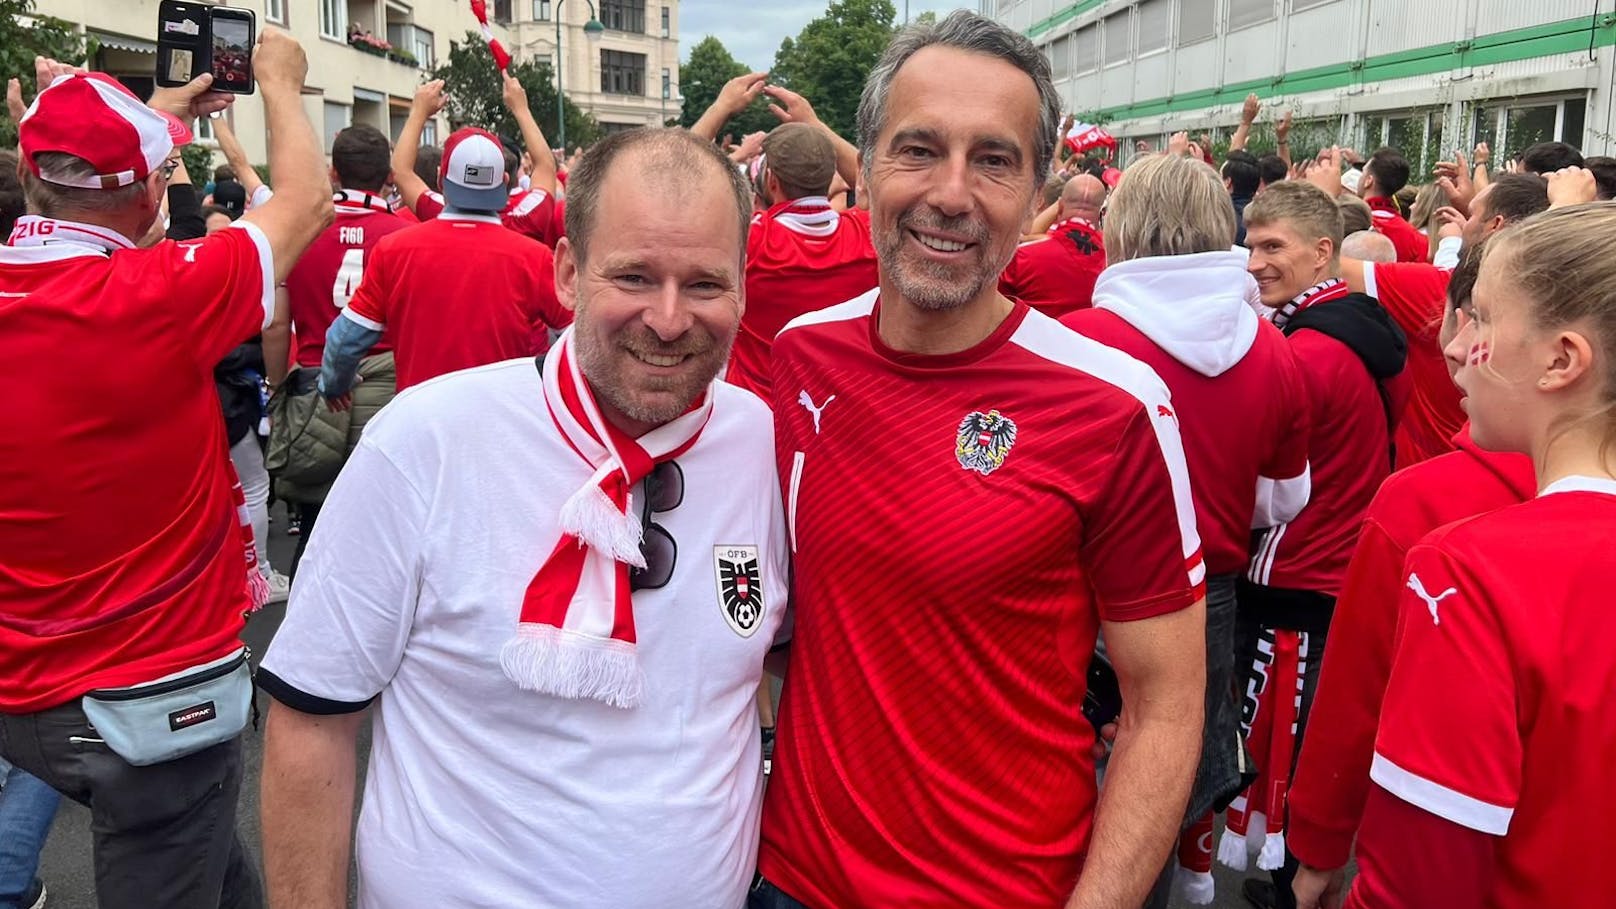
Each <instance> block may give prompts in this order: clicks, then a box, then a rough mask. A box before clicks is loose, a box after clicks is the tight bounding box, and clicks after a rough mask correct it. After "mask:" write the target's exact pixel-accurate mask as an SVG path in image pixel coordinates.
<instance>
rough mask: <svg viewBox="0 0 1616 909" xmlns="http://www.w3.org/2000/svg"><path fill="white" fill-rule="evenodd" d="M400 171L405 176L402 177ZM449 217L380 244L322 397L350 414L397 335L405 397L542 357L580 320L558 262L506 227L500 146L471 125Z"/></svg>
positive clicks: (449, 150)
mask: <svg viewBox="0 0 1616 909" xmlns="http://www.w3.org/2000/svg"><path fill="white" fill-rule="evenodd" d="M396 173H397V171H395V174H396ZM441 177H442V180H443V195H444V200H445V202H447V203H448V207H446V208H445V209H444V210H443V213H442V214H440V215H438V216H437V217H436V218H434V219H432V220H431V221H428V222H425V223H423V224H419V225H416V226H415V227H413V228H411V229H410V230H407V231H399V232H398V233H396V234H394V235H393V236H390V237H386V238H384V239H383V240H382V242H380V243H378V244H376V248H375V250H373V251H372V252H371V254H370V257H369V259H368V261H367V264H366V267H365V276H364V280H363V281H361V282H360V284H359V290H358V291H357V292H356V293H355V294H354V297H353V299H352V300H351V301H350V302H349V304H348V306H347V307H346V308H345V309H343V310H342V314H341V315H340V316H339V317H338V318H337V319H335V320H334V321H333V322H332V323H331V328H330V330H329V331H328V332H327V333H326V341H325V352H324V359H323V365H322V366H321V368H320V380H319V381H320V393H321V394H323V395H325V396H326V398H328V399H330V400H331V401H332V405H333V406H334V407H345V406H347V403H348V398H349V389H350V386H351V385H352V383H353V377H354V373H355V371H356V370H357V369H358V365H359V358H360V356H361V355H362V354H363V353H364V352H365V351H367V350H369V349H371V347H373V346H374V345H375V344H376V342H377V341H379V340H381V339H382V338H383V337H384V335H383V331H384V330H385V329H387V328H388V327H389V326H391V327H392V328H393V330H394V331H395V332H396V334H395V335H394V338H393V342H392V343H393V356H394V359H395V365H396V368H397V372H398V390H399V391H403V390H404V389H406V388H408V387H410V386H411V385H415V384H417V383H419V382H425V381H426V380H427V379H430V378H433V377H434V376H440V375H443V374H444V373H446V372H453V371H454V370H457V369H466V368H468V367H472V366H482V365H483V364H485V363H495V362H498V361H500V360H508V359H511V358H513V357H527V356H532V355H533V354H535V353H540V352H542V351H543V350H544V349H545V347H546V346H547V345H546V344H545V343H543V333H544V332H546V331H548V330H550V329H556V330H559V329H561V328H564V327H566V326H567V325H568V324H570V323H571V318H570V317H569V316H568V314H567V312H566V310H564V309H562V308H561V304H560V302H559V301H557V300H556V293H555V259H554V257H553V256H552V255H551V254H550V250H549V248H548V247H546V246H544V245H543V244H541V243H531V242H527V241H525V240H524V239H523V238H521V237H518V236H516V234H515V233H513V232H512V231H509V230H505V229H504V228H503V227H501V226H500V223H499V210H500V209H501V208H503V207H504V205H505V199H506V190H505V159H504V156H503V154H502V153H501V148H500V144H499V140H498V139H496V138H494V137H493V136H492V135H490V134H489V133H488V132H486V131H484V130H481V129H477V128H476V127H473V126H468V127H465V128H463V129H460V130H457V131H456V132H455V134H454V135H453V136H450V137H449V141H448V142H447V143H445V144H444V147H443V166H442V172H441Z"/></svg>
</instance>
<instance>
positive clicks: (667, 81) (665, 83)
mask: <svg viewBox="0 0 1616 909" xmlns="http://www.w3.org/2000/svg"><path fill="white" fill-rule="evenodd" d="M672 97H673V70H671V69H669V68H667V67H666V66H664V67H662V100H664V101H666V100H668V99H669V98H672Z"/></svg>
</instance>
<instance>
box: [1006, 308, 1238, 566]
mask: <svg viewBox="0 0 1616 909" xmlns="http://www.w3.org/2000/svg"><path fill="white" fill-rule="evenodd" d="M1010 343H1012V344H1015V345H1017V346H1018V347H1021V348H1022V349H1024V350H1026V351H1028V352H1029V353H1032V354H1035V355H1037V356H1040V357H1043V358H1044V359H1046V360H1049V361H1050V362H1052V363H1058V364H1060V365H1062V366H1066V367H1068V368H1070V369H1073V370H1076V371H1078V372H1082V373H1085V374H1087V375H1091V376H1093V377H1095V378H1096V379H1099V380H1100V381H1102V382H1105V383H1106V384H1108V385H1111V386H1114V387H1115V388H1118V389H1120V390H1122V391H1124V392H1127V393H1128V394H1129V395H1130V396H1131V397H1133V399H1134V400H1136V401H1138V402H1139V406H1140V407H1142V408H1144V410H1145V413H1146V415H1147V416H1148V417H1149V419H1150V425H1151V428H1152V429H1154V430H1155V432H1156V444H1157V446H1158V447H1159V448H1160V449H1161V454H1162V460H1163V461H1165V462H1166V464H1167V474H1168V476H1169V477H1170V478H1171V480H1172V484H1173V504H1174V507H1175V508H1176V510H1177V516H1178V530H1179V536H1180V539H1181V540H1182V542H1183V547H1184V561H1185V565H1186V567H1187V570H1188V572H1189V580H1190V584H1192V585H1196V586H1198V585H1200V584H1201V583H1202V582H1203V581H1205V580H1206V563H1205V562H1204V561H1202V560H1201V537H1200V534H1199V533H1197V531H1196V528H1195V500H1194V499H1193V498H1192V497H1191V492H1190V472H1189V467H1188V465H1187V464H1186V463H1185V461H1184V443H1183V440H1182V439H1181V438H1180V436H1179V434H1178V421H1177V418H1176V417H1173V416H1172V410H1171V404H1172V395H1171V393H1170V392H1169V391H1168V390H1167V384H1166V383H1165V382H1163V381H1162V380H1161V376H1158V375H1157V374H1156V371H1155V370H1154V369H1151V368H1150V366H1149V365H1147V364H1146V363H1144V362H1142V361H1140V360H1136V359H1134V358H1133V357H1131V356H1129V355H1128V354H1125V353H1123V352H1122V351H1120V350H1117V349H1116V348H1114V347H1107V346H1106V345H1104V344H1101V343H1100V342H1098V341H1096V340H1094V339H1093V338H1090V337H1087V336H1085V335H1082V334H1079V333H1077V332H1075V331H1072V330H1071V329H1069V328H1067V327H1066V326H1064V325H1062V324H1060V323H1059V322H1057V321H1055V320H1054V319H1051V318H1050V317H1048V316H1046V315H1044V314H1043V313H1040V312H1038V311H1037V310H1028V312H1027V315H1026V318H1025V319H1023V320H1022V323H1021V325H1020V327H1018V328H1017V329H1016V331H1015V334H1013V335H1011V336H1010ZM1158 407H1160V408H1162V409H1164V410H1166V411H1167V413H1166V414H1159V413H1158V411H1157V408H1158Z"/></svg>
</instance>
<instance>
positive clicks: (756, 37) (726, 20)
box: [679, 0, 977, 69]
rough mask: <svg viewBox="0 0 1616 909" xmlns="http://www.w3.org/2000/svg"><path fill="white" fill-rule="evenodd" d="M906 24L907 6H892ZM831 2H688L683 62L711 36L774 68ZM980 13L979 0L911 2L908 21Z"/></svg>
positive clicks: (682, 19) (682, 23)
mask: <svg viewBox="0 0 1616 909" xmlns="http://www.w3.org/2000/svg"><path fill="white" fill-rule="evenodd" d="M892 3H893V6H895V7H897V10H898V21H899V22H902V21H903V10H904V0H892ZM829 5H830V4H829V0H752V2H737V0H683V2H681V3H680V4H679V58H680V60H681V61H683V60H688V59H689V58H690V49H691V48H692V47H695V46H696V43H697V42H699V41H700V40H701V39H702V38H704V37H706V36H707V35H717V36H718V40H720V41H722V42H724V46H725V47H727V48H729V52H730V53H731V54H734V55H735V59H737V60H739V61H741V62H742V63H745V64H746V65H747V66H750V67H752V68H753V69H758V68H761V67H767V66H769V65H770V64H772V63H773V62H774V52H775V51H776V50H779V48H780V42H781V40H783V39H784V38H786V37H787V36H790V37H796V35H797V32H800V31H802V27H803V26H804V25H807V24H808V22H809V20H811V19H813V18H815V17H817V16H819V15H820V14H821V13H823V12H824V11H825V8H826V7H827V6H829ZM962 6H963V7H966V8H967V9H976V8H977V4H976V3H975V2H974V0H909V15H910V16H918V15H920V14H921V13H923V12H925V11H926V10H934V11H936V12H937V13H939V14H941V13H945V12H947V11H949V10H953V9H958V8H960V7H962Z"/></svg>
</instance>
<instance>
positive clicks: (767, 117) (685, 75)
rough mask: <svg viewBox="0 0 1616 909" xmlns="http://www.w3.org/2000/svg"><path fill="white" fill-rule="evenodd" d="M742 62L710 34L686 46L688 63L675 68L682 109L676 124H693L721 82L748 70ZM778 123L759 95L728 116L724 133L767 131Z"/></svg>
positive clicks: (709, 104) (709, 103)
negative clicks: (677, 71) (688, 53)
mask: <svg viewBox="0 0 1616 909" xmlns="http://www.w3.org/2000/svg"><path fill="white" fill-rule="evenodd" d="M751 71H752V70H751V68H750V67H748V66H747V65H746V64H745V63H742V62H741V61H739V60H736V59H735V57H734V56H733V55H731V54H730V52H729V49H728V48H726V47H724V43H723V42H722V41H719V40H718V39H717V38H715V37H713V36H712V35H708V36H707V37H705V38H702V39H701V41H699V42H697V44H696V46H695V47H692V48H691V49H690V62H688V63H685V64H682V65H681V66H680V67H679V92H680V94H681V95H683V96H684V104H685V107H684V110H683V111H681V112H680V115H679V125H680V126H683V127H684V128H686V129H689V128H690V127H692V126H694V125H695V124H696V121H697V120H700V119H701V115H702V114H703V113H705V112H706V110H707V108H709V107H712V105H713V101H714V100H715V99H717V97H718V93H719V92H720V91H721V90H723V88H724V83H726V82H728V81H729V80H731V79H733V78H735V77H736V76H741V75H745V74H746V73H749V72H751ZM779 125H780V121H779V120H776V119H775V118H774V115H773V114H771V113H769V104H768V98H765V97H759V98H758V99H757V100H756V101H753V102H752V103H751V104H750V105H748V106H747V108H746V110H744V111H742V112H741V114H740V115H739V116H737V117H733V118H731V119H730V121H729V123H728V124H726V125H725V127H724V132H727V133H733V134H734V135H735V136H736V137H737V138H738V137H740V136H743V135H745V134H747V133H751V132H757V131H758V130H763V131H765V132H766V131H768V130H771V129H773V128H775V127H776V126H779Z"/></svg>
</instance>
